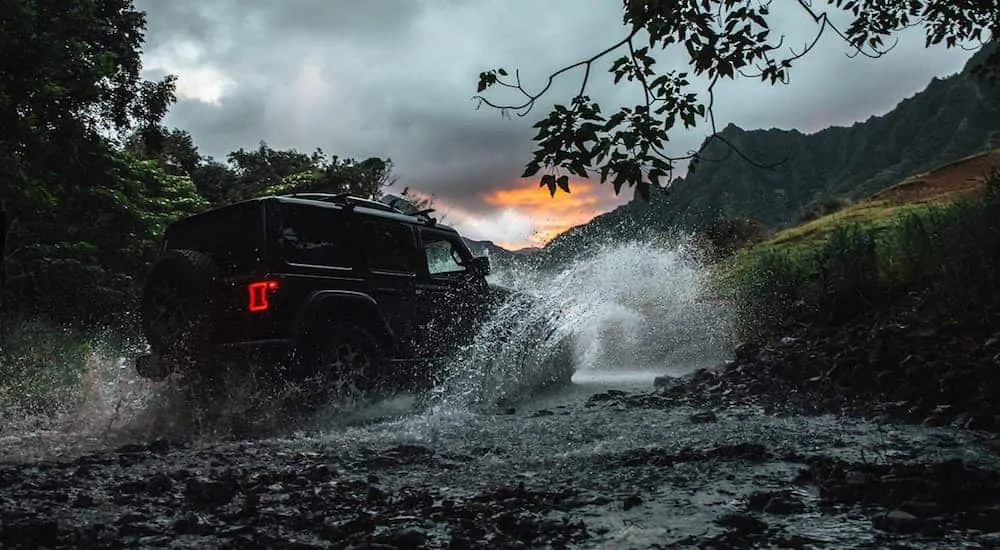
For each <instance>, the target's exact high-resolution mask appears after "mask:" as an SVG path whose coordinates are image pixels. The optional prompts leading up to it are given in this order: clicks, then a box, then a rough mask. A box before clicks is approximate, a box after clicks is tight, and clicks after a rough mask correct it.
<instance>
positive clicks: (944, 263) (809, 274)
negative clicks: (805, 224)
mask: <svg viewBox="0 0 1000 550" xmlns="http://www.w3.org/2000/svg"><path fill="white" fill-rule="evenodd" d="M986 178H987V182H988V183H989V184H990V185H991V189H992V190H991V191H989V192H987V193H986V194H985V196H983V197H978V198H972V199H962V200H960V201H958V202H955V203H951V204H935V205H931V206H923V207H919V208H913V209H907V210H905V211H904V212H903V213H902V214H901V215H900V216H899V217H898V218H897V219H895V220H894V223H892V224H890V225H888V226H874V225H864V224H848V225H842V226H839V227H837V228H835V230H834V231H832V232H831V233H830V234H829V235H828V236H827V237H826V238H823V239H818V240H817V241H816V242H814V243H812V244H810V245H809V246H803V245H778V246H761V247H759V248H752V249H750V250H747V251H744V252H740V253H738V254H737V255H736V256H735V257H733V258H732V259H731V260H730V261H728V262H726V263H724V264H721V266H720V271H719V273H720V279H719V285H720V288H721V289H723V291H724V292H725V293H727V294H728V298H729V299H730V300H732V302H733V304H734V305H735V307H736V310H737V312H738V314H739V321H740V322H739V324H740V330H741V332H742V333H743V336H745V337H752V338H767V337H772V336H781V335H783V333H784V331H787V330H789V329H792V328H793V327H794V326H796V325H800V324H826V325H834V326H836V325H839V324H842V323H844V322H846V321H848V320H850V319H851V318H854V317H856V316H858V315H861V314H863V313H864V312H865V311H869V310H873V309H874V310H880V308H883V307H885V306H887V305H891V304H892V303H893V302H894V301H895V300H898V299H900V298H902V297H904V296H907V295H908V294H911V293H922V294H924V295H925V296H927V295H929V296H932V297H933V299H934V301H935V303H938V304H942V305H943V306H946V307H949V308H952V309H951V311H954V312H961V311H963V310H964V309H975V308H980V307H986V306H996V305H997V301H996V300H997V296H998V295H1000V294H998V292H1000V257H998V256H997V254H996V250H998V249H1000V193H998V192H997V189H1000V169H998V168H994V169H993V170H992V171H991V172H990V173H989V174H987V176H986Z"/></svg>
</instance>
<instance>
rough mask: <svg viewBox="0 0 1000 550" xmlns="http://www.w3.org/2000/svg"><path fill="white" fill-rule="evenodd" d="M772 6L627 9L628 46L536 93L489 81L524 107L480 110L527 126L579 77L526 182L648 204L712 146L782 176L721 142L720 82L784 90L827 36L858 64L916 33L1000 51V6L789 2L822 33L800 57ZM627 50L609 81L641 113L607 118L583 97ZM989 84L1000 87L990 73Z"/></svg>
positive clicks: (631, 1)
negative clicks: (690, 142) (629, 87)
mask: <svg viewBox="0 0 1000 550" xmlns="http://www.w3.org/2000/svg"><path fill="white" fill-rule="evenodd" d="M772 4H773V3H772V2H763V1H760V0H692V1H685V2H676V1H672V0H624V1H623V11H624V16H623V21H624V24H625V25H626V27H628V28H629V29H630V30H629V32H628V34H627V35H626V36H625V37H624V38H622V39H621V40H619V41H617V42H615V43H614V44H612V45H610V46H609V47H607V48H605V49H603V50H601V51H600V52H598V53H597V54H595V55H593V56H591V57H589V58H587V59H584V60H582V61H579V62H577V63H574V64H571V65H569V66H567V67H564V68H562V69H559V70H557V71H555V72H553V73H552V74H551V75H550V76H549V78H548V81H547V83H546V84H545V85H544V86H543V87H542V88H541V90H540V91H538V92H530V91H528V89H527V88H525V87H524V85H523V84H522V82H521V78H520V73H519V71H513V75H512V74H511V72H512V71H509V70H507V69H493V70H488V71H483V72H482V73H480V75H479V81H478V85H477V93H478V94H483V93H484V92H486V91H488V90H490V89H491V88H494V89H495V88H501V89H506V90H508V91H513V92H514V93H516V94H518V95H519V96H520V100H519V102H517V101H515V102H513V103H502V102H499V101H497V100H492V99H489V98H487V97H485V96H483V95H477V96H476V98H477V99H478V101H479V104H480V105H487V106H489V107H492V108H495V109H499V110H501V111H502V112H504V113H507V112H509V111H513V112H515V113H516V114H517V115H518V116H526V115H527V114H528V113H530V112H531V110H532V109H533V108H534V107H535V105H536V104H537V102H538V101H539V100H540V99H541V98H542V97H543V96H544V95H545V94H546V93H547V92H548V91H549V89H550V88H551V86H552V84H553V83H554V81H555V80H556V79H558V78H560V77H562V76H563V75H565V74H566V73H568V72H570V71H573V70H577V69H580V70H582V71H583V78H582V81H581V83H580V88H579V91H578V93H577V94H576V95H575V96H574V97H572V98H571V99H570V101H569V105H568V106H567V105H565V104H562V103H559V104H556V105H555V106H554V107H553V108H552V111H551V112H550V113H549V115H548V116H547V117H545V118H543V119H542V120H540V121H538V122H537V123H536V124H535V126H534V127H535V128H537V134H536V135H535V137H534V138H533V140H534V141H535V142H536V148H535V151H534V154H533V158H532V159H531V161H529V162H528V163H527V166H526V169H525V171H524V177H532V176H535V175H536V174H538V173H539V172H540V171H541V170H543V169H547V173H545V174H543V175H541V176H540V179H539V185H540V186H541V187H547V188H548V190H549V192H550V193H551V194H553V195H554V194H555V193H556V191H557V190H559V189H562V190H563V191H565V192H569V181H568V175H567V173H568V174H571V175H576V176H579V177H584V178H585V177H588V176H599V177H600V181H601V183H605V182H606V181H608V180H610V181H611V183H612V185H613V187H614V191H615V193H616V194H617V193H619V192H620V191H621V189H622V187H623V186H625V185H628V186H630V187H632V186H634V187H635V191H636V193H637V194H638V195H639V196H641V197H642V198H644V199H647V200H648V198H649V196H650V187H651V186H658V187H669V185H670V183H671V179H672V177H673V169H674V167H675V166H676V164H677V163H678V162H679V161H682V160H690V161H691V164H690V165H689V169H690V170H693V169H694V168H695V167H696V166H697V162H698V161H700V160H702V159H703V158H704V156H703V154H702V153H703V152H704V149H705V147H706V146H707V145H709V144H711V143H713V142H716V141H717V142H721V143H722V144H724V145H725V146H727V147H729V148H730V149H731V150H732V151H734V152H735V153H736V154H737V155H738V156H740V157H742V158H743V159H744V160H745V161H747V162H749V163H751V164H754V165H756V166H760V167H775V166H777V165H778V164H780V163H776V164H764V163H761V162H759V161H757V160H755V159H754V158H753V157H752V156H751V155H746V154H744V153H743V152H742V151H741V150H740V148H738V147H734V146H733V144H732V143H730V142H729V141H728V139H727V137H726V136H725V135H723V134H721V133H720V132H719V131H718V130H717V127H716V122H715V118H714V114H713V109H712V107H713V103H714V96H713V90H714V89H715V86H716V84H717V83H718V82H719V81H720V80H735V79H737V78H747V79H758V80H760V81H762V82H767V83H770V84H772V85H774V84H778V83H785V82H787V81H788V76H789V72H790V70H791V68H792V66H793V65H794V64H795V63H797V62H798V61H799V60H800V59H802V58H803V57H804V56H805V55H806V54H807V53H808V52H809V51H810V50H812V49H813V47H815V46H816V44H817V43H818V42H819V39H820V37H821V36H823V35H824V34H825V33H828V32H833V33H835V34H836V35H837V36H839V37H840V38H841V39H842V40H843V41H844V42H845V43H846V44H847V45H848V46H849V47H850V48H851V50H852V51H853V53H854V54H855V55H864V56H867V57H880V56H882V55H884V54H885V53H886V52H887V51H888V50H889V49H891V46H889V45H887V44H889V42H891V40H892V38H893V37H894V36H895V35H897V34H898V33H899V32H901V31H902V30H904V29H906V28H908V27H912V26H921V27H923V29H924V31H925V36H926V46H927V47H931V46H936V45H940V44H943V45H944V46H945V47H948V48H951V47H956V46H964V45H965V44H968V43H970V42H975V41H979V42H980V43H987V42H991V41H995V40H998V39H1000V37H997V36H994V34H993V30H994V29H997V28H1000V10H998V9H997V6H996V3H995V2H961V3H955V2H953V1H952V0H911V1H907V2H867V1H855V0H827V2H826V5H827V8H826V11H823V10H822V9H821V8H819V7H816V6H814V3H813V2H810V1H807V0H798V1H796V2H787V3H784V2H782V3H781V5H782V6H783V7H784V8H786V9H801V10H804V11H805V12H806V13H807V14H808V15H809V16H810V17H811V19H812V20H813V21H814V23H815V25H816V34H815V38H814V40H812V42H811V43H810V44H808V45H807V46H806V47H805V48H804V49H803V50H802V51H799V52H796V51H794V50H792V49H790V48H787V47H786V46H785V45H784V44H783V37H781V36H776V35H775V34H772V23H773V21H774V19H775V16H774V14H773V13H772V11H771V6H772ZM843 18H846V20H847V21H848V23H847V24H846V25H845V26H839V25H837V24H835V23H834V22H833V21H834V20H835V19H836V20H838V21H839V20H841V19H843ZM640 41H642V42H645V44H644V45H643V43H642V42H640ZM621 50H624V53H623V55H621V56H620V57H618V58H616V59H614V60H613V61H612V62H611V64H610V68H609V69H608V70H609V73H610V74H611V75H612V78H613V82H614V83H615V84H619V83H621V82H625V83H633V84H636V85H638V86H639V88H640V89H641V92H642V95H643V101H642V102H641V103H639V104H636V105H634V106H623V107H620V108H619V109H618V110H617V111H614V112H612V113H610V114H605V113H604V112H603V111H602V108H601V106H600V105H599V104H598V103H597V102H595V101H593V100H592V99H591V98H590V97H589V96H588V95H587V94H586V89H587V85H588V81H589V78H590V76H591V71H592V69H594V65H595V63H597V62H598V61H600V60H602V59H604V58H606V57H607V56H609V55H611V54H612V53H613V52H617V51H621ZM657 50H659V51H661V52H665V56H667V57H670V58H677V57H678V56H683V57H684V58H685V59H686V60H687V65H688V66H689V69H688V70H687V71H677V70H668V71H659V70H658V68H657V67H656V66H655V65H656V61H657V60H656V58H655V57H654V52H655V51H657ZM674 52H679V53H678V54H675V53H674ZM984 61H985V62H984V63H983V64H982V65H981V67H987V68H993V69H995V68H996V67H1000V51H993V52H992V53H991V55H989V56H988V58H987V59H985V60H984ZM985 74H987V76H995V73H994V72H993V71H986V72H985ZM695 79H700V80H702V81H703V82H704V83H705V89H706V91H705V92H704V93H703V94H699V93H698V92H697V90H696V85H698V84H699V83H698V82H696V81H695ZM699 120H703V121H705V122H707V124H708V126H709V127H710V136H711V137H710V139H708V140H706V142H705V145H703V146H702V148H701V149H699V150H698V151H694V152H689V153H687V154H684V155H680V156H678V155H676V154H673V153H671V152H670V150H669V148H668V142H669V141H670V135H671V132H673V131H674V130H675V129H676V128H677V127H679V126H681V127H683V128H692V127H695V126H696V125H697V124H698V123H699Z"/></svg>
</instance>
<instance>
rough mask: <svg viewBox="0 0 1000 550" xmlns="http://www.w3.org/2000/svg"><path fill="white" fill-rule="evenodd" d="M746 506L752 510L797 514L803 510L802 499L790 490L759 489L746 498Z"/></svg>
mask: <svg viewBox="0 0 1000 550" xmlns="http://www.w3.org/2000/svg"><path fill="white" fill-rule="evenodd" d="M747 507H748V508H750V510H752V511H754V512H763V513H765V514H775V515H786V514H798V513H801V512H803V511H804V510H805V508H806V506H805V504H804V503H803V502H802V499H800V498H799V497H797V496H795V495H794V494H793V493H792V492H791V491H761V492H758V493H754V494H752V495H750V496H749V497H748V498H747Z"/></svg>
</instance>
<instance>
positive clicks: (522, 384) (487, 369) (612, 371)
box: [437, 240, 732, 406]
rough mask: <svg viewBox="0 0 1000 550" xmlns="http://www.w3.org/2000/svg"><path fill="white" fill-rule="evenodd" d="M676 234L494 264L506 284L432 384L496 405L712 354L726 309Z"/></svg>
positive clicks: (471, 401)
mask: <svg viewBox="0 0 1000 550" xmlns="http://www.w3.org/2000/svg"><path fill="white" fill-rule="evenodd" d="M697 256H698V255H697V252H696V249H695V248H694V247H692V246H689V245H688V244H686V243H685V242H684V241H680V242H676V241H675V242H673V243H670V244H666V243H663V242H658V241H654V240H645V241H633V242H628V243H625V244H615V245H605V246H602V247H598V248H595V249H594V250H593V251H592V252H591V253H589V254H586V255H581V256H580V257H579V258H578V259H577V260H575V261H574V262H572V263H571V264H570V265H569V266H567V267H566V268H564V269H561V270H559V271H557V272H541V271H531V270H525V269H523V268H518V269H504V268H503V267H502V266H501V268H500V269H497V270H496V272H495V275H493V277H492V278H493V282H495V283H497V284H501V285H504V286H506V287H508V288H511V289H513V290H515V291H516V292H515V294H514V295H513V296H512V297H511V298H510V299H509V300H507V301H506V302H505V303H504V304H502V305H501V306H500V307H499V308H498V310H497V311H496V313H495V314H494V315H493V316H492V317H491V318H490V320H489V322H487V323H486V324H485V325H484V327H483V328H482V330H481V332H480V334H479V335H478V337H477V338H476V339H475V342H474V343H473V344H472V345H470V346H469V347H468V348H466V349H464V350H462V352H461V353H459V354H458V356H457V357H456V358H455V360H454V361H453V362H452V363H451V365H450V366H449V371H448V376H447V378H446V381H445V383H444V384H442V385H441V386H440V387H439V388H438V389H437V391H438V393H439V394H440V395H441V396H442V397H443V399H444V400H446V401H448V402H449V403H452V404H460V405H464V406H468V405H484V404H485V405H496V404H502V403H505V402H510V401H517V400H519V399H522V398H524V397H526V396H527V395H529V394H532V393H534V392H535V391H537V390H538V389H540V388H545V387H547V386H552V385H558V384H559V383H561V382H566V381H568V380H570V377H571V376H572V377H573V379H575V380H581V379H586V378H593V377H598V378H599V377H615V376H629V375H632V376H634V375H636V373H639V374H640V376H641V375H645V376H646V377H648V378H651V377H653V376H655V375H659V374H677V375H679V374H683V373H685V372H688V371H690V370H693V369H695V368H699V367H703V366H709V365H712V364H716V363H719V362H721V361H722V360H723V359H724V358H725V356H726V353H727V351H728V350H730V349H732V348H731V344H732V341H731V331H730V325H729V323H730V319H729V316H728V312H727V310H726V309H725V308H724V307H723V306H721V305H720V304H719V303H717V302H715V301H713V300H711V299H710V297H709V295H708V289H707V282H708V281H707V271H706V269H705V268H704V267H703V266H702V265H701V264H700V262H699V261H698V257H697Z"/></svg>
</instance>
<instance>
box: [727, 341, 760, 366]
mask: <svg viewBox="0 0 1000 550" xmlns="http://www.w3.org/2000/svg"><path fill="white" fill-rule="evenodd" d="M759 353H760V346H759V345H758V344H755V343H753V342H740V343H739V344H738V345H737V346H736V348H735V349H734V350H733V355H734V356H735V357H736V360H737V361H738V362H740V363H749V362H750V361H753V360H754V359H756V358H757V355H758V354H759Z"/></svg>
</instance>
